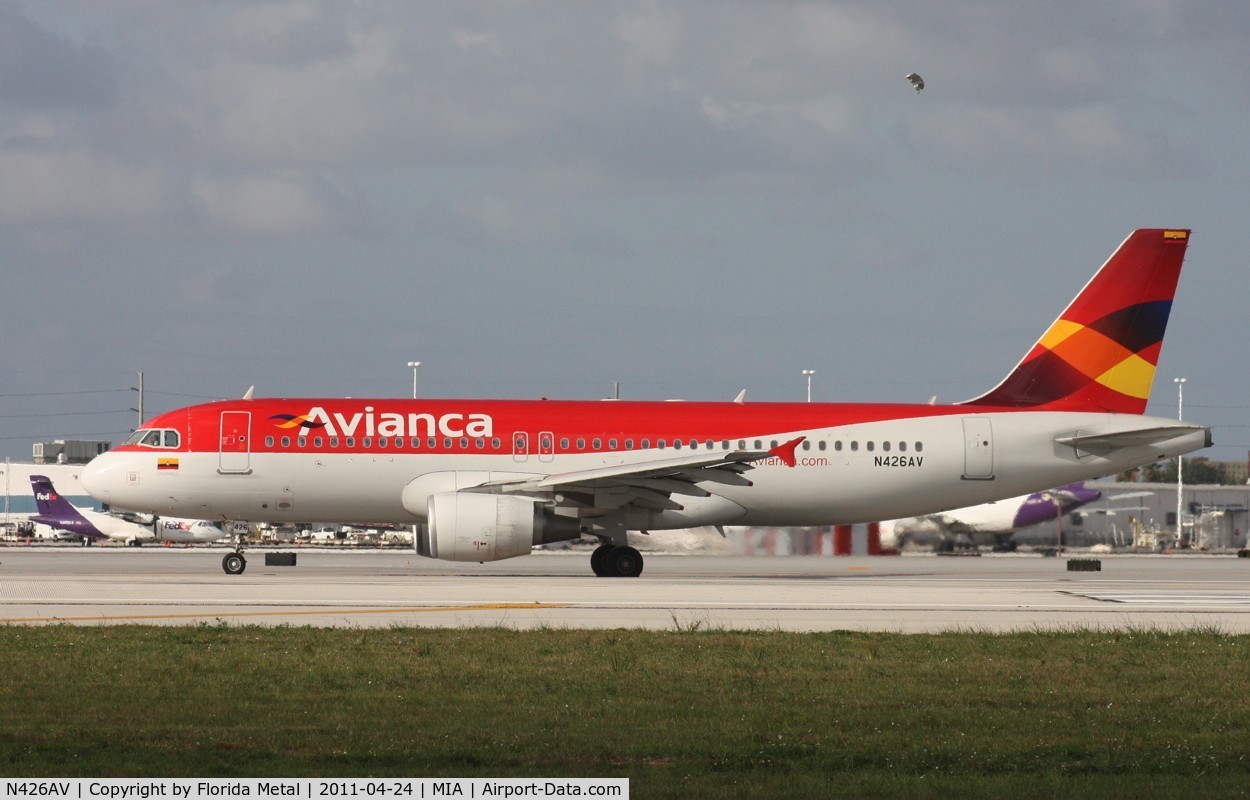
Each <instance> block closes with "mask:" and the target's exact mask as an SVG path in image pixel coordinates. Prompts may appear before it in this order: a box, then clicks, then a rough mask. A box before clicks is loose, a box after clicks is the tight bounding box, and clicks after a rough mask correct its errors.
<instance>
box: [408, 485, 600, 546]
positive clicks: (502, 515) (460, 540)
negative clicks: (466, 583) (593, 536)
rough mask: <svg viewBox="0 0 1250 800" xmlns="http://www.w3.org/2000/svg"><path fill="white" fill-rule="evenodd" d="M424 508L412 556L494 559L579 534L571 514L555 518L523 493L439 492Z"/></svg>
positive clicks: (578, 523)
mask: <svg viewBox="0 0 1250 800" xmlns="http://www.w3.org/2000/svg"><path fill="white" fill-rule="evenodd" d="M427 511H428V516H427V519H428V520H429V523H428V524H427V525H426V526H424V528H423V529H422V530H421V531H420V532H419V533H418V535H417V536H416V538H415V539H414V542H415V545H416V550H417V554H418V555H423V556H426V557H427V558H440V559H443V560H444V561H499V560H500V559H504V558H515V557H516V556H523V555H528V554H529V552H530V551H531V550H532V549H533V548H534V546H535V545H539V544H547V543H550V542H563V541H565V540H568V539H576V538H578V537H579V536H581V524H580V522H579V521H578V520H577V519H576V518H575V517H561V516H557V515H556V514H553V513H551V512H550V511H548V510H547V509H546V508H543V507H542V506H541V505H540V504H538V503H537V502H535V501H534V500H531V499H530V498H527V497H512V496H509V495H498V494H474V493H472V492H439V493H437V494H435V495H432V496H431V497H430V500H429V508H428V510H427Z"/></svg>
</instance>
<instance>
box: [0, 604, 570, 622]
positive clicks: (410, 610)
mask: <svg viewBox="0 0 1250 800" xmlns="http://www.w3.org/2000/svg"><path fill="white" fill-rule="evenodd" d="M571 605H572V603H481V604H478V605H468V606H401V607H397V608H321V609H316V610H302V611H235V612H228V613H224V614H221V613H214V612H211V611H205V612H203V613H200V614H120V615H116V616H94V617H5V618H0V621H3V622H6V623H8V622H112V621H115V620H123V619H200V618H202V617H211V618H213V619H225V618H231V619H234V618H240V617H295V616H319V615H326V614H331V615H337V614H423V613H424V614H428V613H432V612H437V611H501V610H513V609H515V610H524V609H540V608H568V607H569V606H571Z"/></svg>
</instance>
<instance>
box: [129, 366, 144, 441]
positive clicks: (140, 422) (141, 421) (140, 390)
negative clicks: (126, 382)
mask: <svg viewBox="0 0 1250 800" xmlns="http://www.w3.org/2000/svg"><path fill="white" fill-rule="evenodd" d="M130 391H132V392H138V393H139V407H138V408H132V409H130V410H131V411H136V412H138V414H139V424H138V425H136V426H135V430H138V429H139V428H142V427H143V373H142V372H140V373H139V385H138V386H137V387H135V386H131V387H130Z"/></svg>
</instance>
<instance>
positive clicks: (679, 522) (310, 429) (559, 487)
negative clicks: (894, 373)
mask: <svg viewBox="0 0 1250 800" xmlns="http://www.w3.org/2000/svg"><path fill="white" fill-rule="evenodd" d="M1189 235H1190V233H1189V231H1187V230H1184V229H1144V230H1139V231H1136V232H1134V233H1133V234H1131V235H1130V236H1129V237H1128V238H1127V239H1126V240H1125V241H1124V242H1123V243H1122V244H1121V245H1120V247H1119V248H1118V249H1117V250H1116V251H1115V252H1114V253H1113V254H1112V256H1111V258H1110V259H1108V260H1107V262H1106V263H1105V264H1103V266H1102V267H1101V268H1100V269H1099V270H1098V272H1097V273H1096V274H1095V275H1094V277H1093V278H1092V279H1091V280H1090V281H1089V282H1088V283H1087V284H1086V285H1085V287H1084V288H1083V289H1082V290H1081V291H1080V292H1079V293H1078V294H1077V296H1076V298H1075V299H1074V300H1073V301H1072V302H1071V303H1070V304H1069V305H1068V307H1067V308H1066V309H1064V311H1063V313H1061V314H1060V315H1059V317H1058V319H1056V320H1055V322H1054V323H1053V324H1052V325H1051V326H1050V327H1049V328H1048V329H1047V330H1046V332H1045V333H1043V334H1042V336H1041V338H1040V339H1038V341H1037V343H1036V344H1035V345H1034V346H1033V347H1032V348H1031V349H1030V350H1028V351H1027V352H1026V354H1025V356H1024V358H1022V359H1021V360H1020V362H1019V364H1017V365H1016V367H1015V368H1014V369H1013V370H1012V371H1011V372H1010V373H1008V375H1007V377H1006V378H1005V379H1004V380H1003V381H1002V382H1001V383H999V384H998V386H996V387H995V388H993V389H991V390H990V391H989V392H987V393H985V394H983V395H981V396H980V397H977V398H976V399H973V400H968V401H965V402H962V403H955V404H949V405H936V404H898V403H895V404H889V403H836V404H835V403H748V402H732V403H707V402H692V403H665V402H638V401H633V402H621V401H567V400H566V401H554V400H553V401H548V400H442V399H432V400H395V399H369V400H354V399H331V398H305V399H268V400H265V399H252V398H251V393H250V392H249V393H248V395H247V396H246V397H245V398H244V399H241V400H223V401H219V402H216V403H206V404H203V405H198V406H191V407H188V408H183V409H178V410H176V411H171V412H168V413H166V414H162V415H160V416H158V417H156V418H154V419H152V420H149V421H148V422H147V423H145V425H144V426H143V428H142V429H140V430H139V431H136V432H135V435H134V436H133V437H131V439H129V440H127V441H126V442H125V443H123V444H122V445H121V446H119V447H117V448H115V449H114V450H111V451H109V452H107V453H105V454H103V455H101V456H99V457H98V458H96V459H95V460H94V461H92V462H91V463H90V464H89V465H88V466H87V467H86V468H85V469H84V470H83V473H82V477H81V480H82V484H83V486H84V487H85V488H86V489H87V491H88V492H90V493H91V494H92V495H93V496H95V497H96V498H98V499H99V500H101V501H103V502H107V503H109V504H111V505H113V506H115V507H119V508H128V509H134V510H137V511H144V512H148V513H153V514H159V515H168V516H180V517H197V518H211V519H242V520H251V521H255V522H308V521H318V522H356V523H359V522H379V523H386V522H390V523H402V524H406V525H413V526H415V528H416V536H415V546H416V550H417V552H418V553H419V554H421V555H424V556H430V557H433V558H440V559H448V560H454V561H494V560H498V559H503V558H511V557H514V556H521V555H525V554H527V553H529V552H530V551H531V550H532V549H533V548H534V547H535V546H537V545H541V544H545V543H549V542H558V541H564V540H569V539H576V538H578V537H581V536H591V537H594V538H596V539H598V540H599V542H600V543H601V546H600V547H599V548H598V549H597V550H595V552H594V555H593V556H592V557H591V567H592V569H593V570H594V572H595V573H596V574H598V575H604V576H612V575H630V576H633V575H638V574H639V573H640V572H641V570H642V557H641V555H640V554H639V553H638V551H637V550H635V549H634V548H632V547H629V546H628V544H627V542H626V538H625V537H626V532H627V531H631V530H640V531H647V532H655V531H663V530H669V529H675V528H690V527H696V526H705V525H707V526H719V525H726V524H739V525H834V524H843V523H855V522H869V521H876V520H883V519H897V518H901V517H908V516H915V515H920V514H927V513H932V512H937V511H942V510H945V509H950V508H957V507H961V506H971V505H975V504H978V503H985V502H989V501H993V500H999V499H1002V498H1007V497H1013V496H1017V495H1025V494H1028V493H1030V492H1036V491H1041V490H1044V489H1048V488H1050V487H1054V486H1062V485H1065V484H1069V483H1072V482H1074V481H1080V480H1086V479H1092V478H1098V477H1102V476H1104V475H1108V474H1113V473H1117V472H1121V471H1123V470H1127V469H1131V468H1133V467H1136V466H1141V465H1143V464H1148V463H1151V462H1154V461H1156V460H1158V459H1161V458H1171V457H1174V456H1177V455H1181V454H1184V453H1189V452H1192V451H1194V450H1197V449H1199V448H1202V447H1205V446H1207V445H1209V444H1210V432H1209V431H1208V430H1207V429H1206V428H1204V427H1202V426H1200V425H1193V424H1189V423H1183V422H1178V421H1176V420H1172V419H1167V418H1158V417H1146V416H1143V414H1144V412H1145V410H1146V403H1147V401H1148V399H1149V394H1150V387H1151V384H1152V382H1153V379H1154V373H1155V365H1156V364H1157V363H1158V359H1159V353H1160V350H1161V347H1162V342H1163V334H1164V330H1165V328H1166V325H1167V320H1168V316H1169V313H1170V311H1171V307H1172V300H1173V297H1174V296H1175V292H1176V284H1177V280H1178V279H1179V276H1180V270H1181V265H1182V263H1183V261H1184V256H1185V251H1186V247H1187V245H1188V242H1189ZM244 564H245V561H244V559H243V557H242V555H241V554H240V553H232V554H230V555H229V556H227V557H226V559H225V560H224V561H223V566H224V567H225V569H226V571H227V572H231V573H238V572H241V571H242V570H243V567H244Z"/></svg>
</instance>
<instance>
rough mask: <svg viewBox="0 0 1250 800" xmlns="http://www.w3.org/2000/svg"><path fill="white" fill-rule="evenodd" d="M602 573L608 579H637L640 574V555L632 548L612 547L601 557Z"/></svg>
mask: <svg viewBox="0 0 1250 800" xmlns="http://www.w3.org/2000/svg"><path fill="white" fill-rule="evenodd" d="M603 571H604V573H605V575H606V577H609V578H637V577H638V576H639V575H641V574H642V553H639V552H638V551H637V550H635V549H634V548H632V547H613V548H612V549H611V550H609V551H608V552H607V553H605V554H604V556H603Z"/></svg>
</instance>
